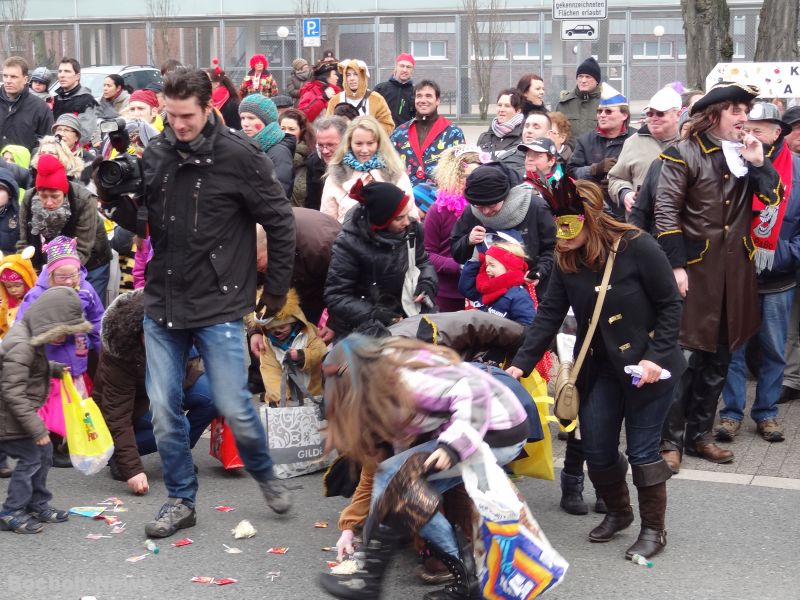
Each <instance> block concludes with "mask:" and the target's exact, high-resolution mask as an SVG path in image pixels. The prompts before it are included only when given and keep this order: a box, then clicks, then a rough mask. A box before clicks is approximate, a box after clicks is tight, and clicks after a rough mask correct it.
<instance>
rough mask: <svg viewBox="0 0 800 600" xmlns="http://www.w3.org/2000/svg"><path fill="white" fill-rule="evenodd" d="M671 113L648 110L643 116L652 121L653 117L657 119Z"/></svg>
mask: <svg viewBox="0 0 800 600" xmlns="http://www.w3.org/2000/svg"><path fill="white" fill-rule="evenodd" d="M669 112H672V110H648V111H647V112H646V113H644V114H645V116H646V117H648V118H650V119H652V118H653V117H658V118H659V119H660V118H661V117H663V116H664V115H666V114H667V113H669Z"/></svg>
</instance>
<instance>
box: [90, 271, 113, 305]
mask: <svg viewBox="0 0 800 600" xmlns="http://www.w3.org/2000/svg"><path fill="white" fill-rule="evenodd" d="M109 277H111V263H110V262H107V263H106V264H104V265H101V266H99V267H97V268H96V269H92V270H91V271H87V272H86V281H88V282H89V284H90V285H91V286H92V287H93V288H94V291H95V292H97V295H98V296H100V302H102V303H103V306H105V305H106V290H108V280H109Z"/></svg>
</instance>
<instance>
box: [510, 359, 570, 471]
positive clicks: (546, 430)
mask: <svg viewBox="0 0 800 600" xmlns="http://www.w3.org/2000/svg"><path fill="white" fill-rule="evenodd" d="M520 383H521V384H522V386H523V387H524V388H525V389H526V390H527V391H528V393H529V394H530V395H531V397H532V398H533V401H534V402H536V408H537V410H538V411H539V419H540V420H541V423H542V433H543V434H544V438H543V439H541V440H540V441H538V442H528V443H527V444H525V449H524V451H525V453H526V454H527V455H528V456H527V457H525V458H520V459H519V460H515V461H514V462H512V463H509V466H510V467H511V471H512V472H513V473H514V474H515V475H526V476H528V477H535V478H536V479H547V480H548V481H552V480H553V479H555V472H554V471H553V440H552V439H551V437H550V427H549V426H548V425H549V423H558V419H556V418H555V417H554V416H553V415H551V414H550V412H551V408H550V407H551V406H553V399H552V398H551V397H550V396H548V395H547V382H546V381H545V380H544V379H543V378H542V376H541V375H539V373H538V372H537V371H536V370H535V369H534V370H533V372H532V373H531V374H530V375H528V376H527V377H525V378H523V379H520Z"/></svg>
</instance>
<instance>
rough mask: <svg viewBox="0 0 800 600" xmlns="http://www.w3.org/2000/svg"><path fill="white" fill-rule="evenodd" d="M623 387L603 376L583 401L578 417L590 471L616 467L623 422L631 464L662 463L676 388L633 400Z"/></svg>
mask: <svg viewBox="0 0 800 600" xmlns="http://www.w3.org/2000/svg"><path fill="white" fill-rule="evenodd" d="M627 385H630V384H627ZM622 386H623V384H622V383H621V382H620V381H619V379H617V378H616V377H613V376H608V375H600V376H599V377H598V378H597V379H596V380H595V382H594V386H593V387H592V390H591V391H590V392H589V394H588V396H587V397H586V398H584V399H581V406H580V410H579V412H578V416H579V422H580V426H581V439H582V440H583V452H584V454H585V455H586V464H587V465H588V467H589V469H592V470H601V469H607V468H609V467H612V466H613V465H615V464H616V462H617V460H618V459H619V434H620V430H621V429H622V421H623V419H624V420H625V438H626V441H627V448H626V451H625V452H626V454H627V455H628V462H629V463H630V464H632V465H647V464H650V463H654V462H657V461H659V460H661V453H660V452H659V445H660V443H661V428H662V427H663V425H664V420H665V419H666V418H667V413H668V412H669V407H670V405H671V404H672V397H673V396H674V394H675V389H674V386H670V387H668V388H667V389H666V390H664V391H662V392H660V393H659V394H658V395H654V396H652V397H650V398H633V399H631V398H627V397H626V396H625V395H623V393H622V392H623V390H622ZM646 387H647V386H645V388H646Z"/></svg>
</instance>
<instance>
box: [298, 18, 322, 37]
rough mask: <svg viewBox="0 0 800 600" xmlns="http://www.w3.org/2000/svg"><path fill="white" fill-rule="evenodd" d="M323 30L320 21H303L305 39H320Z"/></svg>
mask: <svg viewBox="0 0 800 600" xmlns="http://www.w3.org/2000/svg"><path fill="white" fill-rule="evenodd" d="M321 29H322V28H321V27H320V22H319V19H303V37H320V35H321V33H322V32H321Z"/></svg>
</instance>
